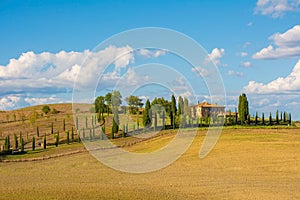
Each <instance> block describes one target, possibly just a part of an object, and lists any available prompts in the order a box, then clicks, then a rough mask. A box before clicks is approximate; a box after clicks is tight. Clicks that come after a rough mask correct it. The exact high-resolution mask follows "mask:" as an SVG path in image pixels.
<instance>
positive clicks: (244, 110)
mask: <svg viewBox="0 0 300 200" xmlns="http://www.w3.org/2000/svg"><path fill="white" fill-rule="evenodd" d="M238 112H239V117H240V120H241V123H242V124H243V123H244V121H245V120H246V119H247V116H248V114H249V107H248V100H247V96H246V94H245V93H243V94H241V95H240V96H239V105H238Z"/></svg>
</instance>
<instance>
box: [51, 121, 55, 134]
mask: <svg viewBox="0 0 300 200" xmlns="http://www.w3.org/2000/svg"><path fill="white" fill-rule="evenodd" d="M53 133H54V129H53V122H51V134H53Z"/></svg>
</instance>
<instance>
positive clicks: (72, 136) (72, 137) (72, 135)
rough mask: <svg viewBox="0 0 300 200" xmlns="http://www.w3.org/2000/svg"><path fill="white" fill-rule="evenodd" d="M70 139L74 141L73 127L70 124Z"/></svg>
mask: <svg viewBox="0 0 300 200" xmlns="http://www.w3.org/2000/svg"><path fill="white" fill-rule="evenodd" d="M71 139H72V142H74V129H73V126H72V130H71Z"/></svg>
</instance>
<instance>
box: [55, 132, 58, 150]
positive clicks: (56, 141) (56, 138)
mask: <svg viewBox="0 0 300 200" xmlns="http://www.w3.org/2000/svg"><path fill="white" fill-rule="evenodd" d="M58 144H59V133H57V134H55V146H56V147H58Z"/></svg>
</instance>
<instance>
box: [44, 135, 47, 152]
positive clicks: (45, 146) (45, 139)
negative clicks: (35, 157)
mask: <svg viewBox="0 0 300 200" xmlns="http://www.w3.org/2000/svg"><path fill="white" fill-rule="evenodd" d="M46 148H47V138H46V134H45V135H44V149H46Z"/></svg>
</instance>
